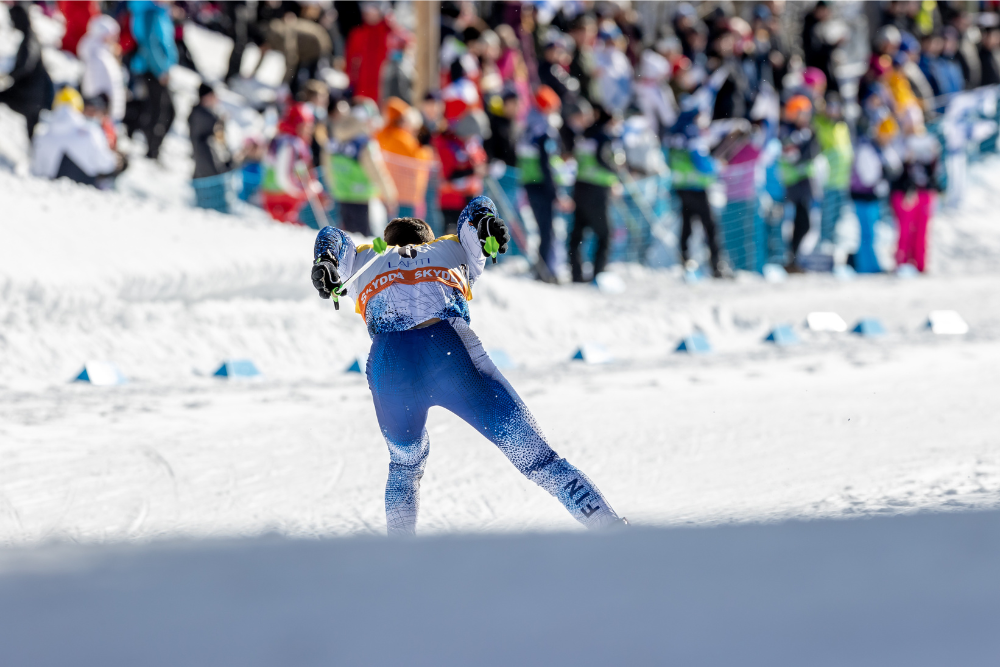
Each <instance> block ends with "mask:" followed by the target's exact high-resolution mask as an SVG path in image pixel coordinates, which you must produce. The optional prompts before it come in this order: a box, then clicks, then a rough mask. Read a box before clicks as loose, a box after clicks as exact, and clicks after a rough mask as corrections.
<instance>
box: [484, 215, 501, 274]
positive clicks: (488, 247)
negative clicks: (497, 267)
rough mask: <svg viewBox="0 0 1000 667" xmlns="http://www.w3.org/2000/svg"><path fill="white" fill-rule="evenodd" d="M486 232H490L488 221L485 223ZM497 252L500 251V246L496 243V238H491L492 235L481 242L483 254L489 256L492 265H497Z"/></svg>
mask: <svg viewBox="0 0 1000 667" xmlns="http://www.w3.org/2000/svg"><path fill="white" fill-rule="evenodd" d="M486 231H487V232H489V231H490V221H489V220H487V221H486ZM499 250H500V244H499V243H497V239H496V237H495V236H493V235H492V234H490V235H489V236H487V237H486V240H485V241H483V252H485V253H486V254H487V255H489V256H490V258H491V259H492V260H493V263H494V264H496V263H497V252H499Z"/></svg>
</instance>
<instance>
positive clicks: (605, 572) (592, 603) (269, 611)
mask: <svg viewBox="0 0 1000 667" xmlns="http://www.w3.org/2000/svg"><path fill="white" fill-rule="evenodd" d="M998 554H1000V515H998V514H997V513H983V514H966V515H924V516H918V517H896V518H892V519H878V520H863V521H850V522H847V521H826V522H811V523H788V524H782V525H772V526H741V527H732V526H730V527H721V528H716V529H674V530H652V529H629V530H625V531H621V532H617V533H613V534H605V535H581V534H554V535H540V534H535V535H532V534H528V535H503V536H450V537H436V538H432V539H419V540H404V541H401V540H386V539H384V538H383V539H372V538H355V539H347V540H327V541H301V540H298V541H296V540H282V539H278V538H275V537H270V538H262V539H257V540H251V541H230V542H202V543H197V544H194V543H180V544H170V543H165V544H156V545H147V546H131V547H111V548H109V547H103V548H96V547H90V548H80V547H70V546H65V545H63V546H50V547H48V548H42V549H36V550H30V551H29V550H25V551H8V552H3V553H0V599H3V601H4V603H3V604H2V605H0V645H2V646H3V654H4V662H5V664H8V665H32V666H34V667H45V666H48V665H64V664H69V663H72V664H94V665H97V664H100V665H119V664H142V665H148V666H149V667H155V666H158V665H163V666H164V667H166V666H168V665H182V664H183V665H190V666H192V667H196V666H199V665H212V666H213V667H222V666H225V665H241V666H242V665H275V664H282V665H295V666H296V667H308V666H312V665H317V666H318V665H331V664H339V665H371V666H377V665H398V664H407V665H435V666H440V667H447V666H452V665H454V666H458V665H477V666H481V667H489V666H492V665H578V666H581V667H583V666H589V665H667V664H677V665H686V666H690V667H694V666H698V665H705V666H709V665H711V666H717V665H743V666H746V667H751V666H756V665H761V666H765V665H767V666H772V665H810V666H811V667H825V666H830V667H834V666H838V665H854V666H856V667H867V666H871V667H875V666H879V667H881V666H882V665H907V667H924V666H927V667H930V666H942V665H976V664H981V665H986V664H992V663H993V661H994V660H995V658H996V656H997V654H998V652H1000V635H998V633H997V632H996V628H997V624H998V622H1000V617H998V614H997V608H996V600H997V599H998V596H1000V576H998V574H997V568H996V559H997V555H998ZM53 637H58V640H57V641H56V640H53Z"/></svg>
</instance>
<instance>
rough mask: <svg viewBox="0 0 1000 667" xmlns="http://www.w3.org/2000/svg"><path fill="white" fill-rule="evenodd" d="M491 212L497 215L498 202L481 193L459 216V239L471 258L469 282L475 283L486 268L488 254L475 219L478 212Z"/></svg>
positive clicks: (466, 253)
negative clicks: (484, 251)
mask: <svg viewBox="0 0 1000 667" xmlns="http://www.w3.org/2000/svg"><path fill="white" fill-rule="evenodd" d="M481 212H485V213H489V214H492V215H493V216H494V217H499V216H498V215H497V207H496V204H494V203H493V200H492V199H490V198H489V197H486V196H485V195H480V196H478V197H476V198H475V199H473V200H472V201H470V202H469V205H468V206H466V207H465V209H464V210H463V211H462V214H461V215H459V216H458V240H459V243H461V244H462V248H463V249H464V250H465V256H466V258H467V259H468V260H469V263H468V267H469V283H470V284H471V283H474V282H475V281H476V279H477V278H479V276H480V275H482V273H483V269H484V268H486V255H484V254H483V245H482V243H480V242H479V230H478V229H476V227H475V225H474V223H473V220H474V218H475V216H476V214H477V213H481Z"/></svg>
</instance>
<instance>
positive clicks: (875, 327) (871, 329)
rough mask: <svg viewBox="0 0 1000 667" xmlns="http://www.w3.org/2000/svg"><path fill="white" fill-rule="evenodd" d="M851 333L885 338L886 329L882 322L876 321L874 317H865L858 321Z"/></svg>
mask: <svg viewBox="0 0 1000 667" xmlns="http://www.w3.org/2000/svg"><path fill="white" fill-rule="evenodd" d="M851 333H856V334H858V335H859V336H884V335H885V327H884V326H882V322H880V321H879V320H877V319H875V318H874V317H865V318H863V319H861V320H859V321H858V323H857V324H856V325H855V327H854V328H853V329H851Z"/></svg>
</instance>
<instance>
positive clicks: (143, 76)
mask: <svg viewBox="0 0 1000 667" xmlns="http://www.w3.org/2000/svg"><path fill="white" fill-rule="evenodd" d="M128 8H129V11H130V12H131V14H132V35H133V36H134V37H135V42H136V52H135V55H134V56H133V58H132V65H131V67H132V73H133V74H134V75H135V76H136V85H135V86H134V88H133V92H134V93H135V95H136V97H137V98H138V114H137V118H136V119H135V125H134V127H132V128H130V132H129V134H130V135H131V133H132V131H133V130H136V129H138V130H142V133H143V134H144V135H145V136H146V145H147V150H146V157H148V158H150V159H152V160H157V159H159V157H160V146H161V145H162V144H163V139H164V138H165V137H166V136H167V132H169V131H170V126H171V125H173V123H174V116H175V111H174V103H173V100H171V99H170V90H169V89H168V88H167V83H168V82H169V81H170V68H171V67H173V66H174V65H176V64H177V47H176V46H175V44H174V25H173V22H172V21H171V20H170V10H169V9H168V8H167V7H166V6H165V4H164V3H160V2H138V1H137V0H129V3H128Z"/></svg>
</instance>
